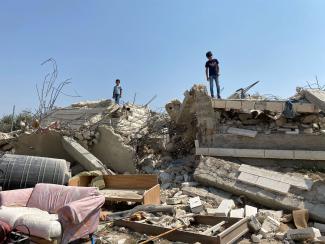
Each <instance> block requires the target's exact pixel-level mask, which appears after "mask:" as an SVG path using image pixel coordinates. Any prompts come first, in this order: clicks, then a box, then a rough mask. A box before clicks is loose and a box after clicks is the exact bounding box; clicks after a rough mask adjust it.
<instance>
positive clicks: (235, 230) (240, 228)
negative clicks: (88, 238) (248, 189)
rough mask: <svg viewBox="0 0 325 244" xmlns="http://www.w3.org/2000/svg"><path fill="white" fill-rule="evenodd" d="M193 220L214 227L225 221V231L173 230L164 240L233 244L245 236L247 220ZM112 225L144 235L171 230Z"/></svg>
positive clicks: (118, 222)
mask: <svg viewBox="0 0 325 244" xmlns="http://www.w3.org/2000/svg"><path fill="white" fill-rule="evenodd" d="M194 220H195V222H196V223H198V224H209V225H215V224H217V223H220V221H225V222H226V223H225V226H226V227H227V229H225V230H224V231H222V232H221V233H219V234H218V235H217V236H208V235H203V234H201V233H193V232H187V231H183V230H175V231H173V232H171V233H169V234H168V235H166V236H165V239H167V240H170V241H181V242H185V243H196V242H200V243H204V244H228V243H234V242H235V241H236V240H238V239H239V238H240V237H242V236H243V235H245V234H246V233H247V232H248V231H249V229H248V220H249V218H244V219H241V220H240V219H236V218H220V217H214V216H201V215H197V216H194ZM114 225H116V226H121V227H127V228H129V229H131V230H133V231H135V232H139V233H145V234H147V235H159V234H161V233H164V232H166V231H169V230H171V229H170V228H165V227H160V226H155V225H149V224H144V223H138V222H133V221H128V220H122V219H119V220H116V221H115V222H114Z"/></svg>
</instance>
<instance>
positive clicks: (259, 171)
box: [239, 164, 313, 190]
mask: <svg viewBox="0 0 325 244" xmlns="http://www.w3.org/2000/svg"><path fill="white" fill-rule="evenodd" d="M239 171H240V172H246V173H249V174H251V175H256V176H260V177H263V178H268V179H272V180H276V181H280V182H283V183H287V184H290V185H291V186H295V187H297V188H300V189H304V190H310V189H311V187H312V185H313V181H312V180H311V179H305V178H303V177H296V176H290V175H286V174H281V173H277V172H274V171H271V170H266V169H263V168H258V167H254V166H250V165H247V164H242V165H240V168H239Z"/></svg>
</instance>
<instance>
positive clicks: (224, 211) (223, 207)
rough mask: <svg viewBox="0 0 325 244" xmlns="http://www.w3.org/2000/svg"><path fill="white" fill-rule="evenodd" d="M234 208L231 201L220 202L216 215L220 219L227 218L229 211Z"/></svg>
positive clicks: (233, 203)
mask: <svg viewBox="0 0 325 244" xmlns="http://www.w3.org/2000/svg"><path fill="white" fill-rule="evenodd" d="M234 207H235V202H234V201H233V200H231V199H225V200H222V202H221V203H220V205H219V207H218V208H217V212H216V215H218V216H220V217H227V216H228V213H229V211H230V210H231V209H233V208H234Z"/></svg>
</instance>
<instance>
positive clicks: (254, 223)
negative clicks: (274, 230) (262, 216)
mask: <svg viewBox="0 0 325 244" xmlns="http://www.w3.org/2000/svg"><path fill="white" fill-rule="evenodd" d="M248 227H249V228H250V230H251V231H252V232H255V233H256V232H258V231H259V230H260V229H261V228H262V224H261V223H260V221H258V219H257V218H256V217H255V216H253V215H252V216H250V220H249V222H248Z"/></svg>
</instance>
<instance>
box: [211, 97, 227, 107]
mask: <svg viewBox="0 0 325 244" xmlns="http://www.w3.org/2000/svg"><path fill="white" fill-rule="evenodd" d="M212 106H213V108H222V109H225V108H226V101H225V100H220V99H213V100H212Z"/></svg>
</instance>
